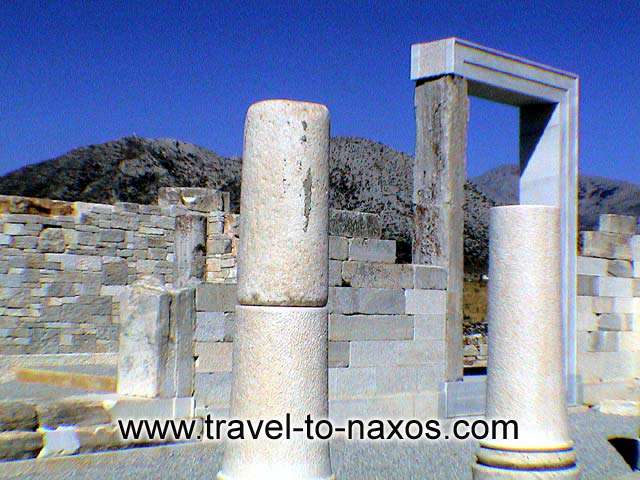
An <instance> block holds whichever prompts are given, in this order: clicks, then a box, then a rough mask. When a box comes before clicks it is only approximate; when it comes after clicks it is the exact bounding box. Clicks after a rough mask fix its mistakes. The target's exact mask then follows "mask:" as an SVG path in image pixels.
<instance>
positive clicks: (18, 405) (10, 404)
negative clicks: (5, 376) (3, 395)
mask: <svg viewBox="0 0 640 480" xmlns="http://www.w3.org/2000/svg"><path fill="white" fill-rule="evenodd" d="M37 426H38V418H37V415H36V407H35V405H34V404H32V403H29V402H25V401H8V400H5V401H2V402H0V432H6V431H11V430H26V431H34V430H35V429H36V428H37Z"/></svg>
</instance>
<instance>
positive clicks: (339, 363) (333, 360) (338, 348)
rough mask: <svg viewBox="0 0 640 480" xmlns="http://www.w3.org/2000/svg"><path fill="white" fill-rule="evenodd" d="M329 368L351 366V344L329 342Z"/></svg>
mask: <svg viewBox="0 0 640 480" xmlns="http://www.w3.org/2000/svg"><path fill="white" fill-rule="evenodd" d="M328 357H329V368H335V367H348V366H349V342H329V354H328Z"/></svg>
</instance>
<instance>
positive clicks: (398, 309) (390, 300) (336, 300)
mask: <svg viewBox="0 0 640 480" xmlns="http://www.w3.org/2000/svg"><path fill="white" fill-rule="evenodd" d="M329 291H330V295H329V300H330V303H329V311H330V312H331V313H341V314H345V315H350V314H353V313H365V314H380V315H391V314H402V313H405V298H404V292H403V291H402V290H390V289H384V288H351V287H332V288H330V289H329Z"/></svg>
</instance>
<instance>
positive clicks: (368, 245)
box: [349, 238, 396, 263]
mask: <svg viewBox="0 0 640 480" xmlns="http://www.w3.org/2000/svg"><path fill="white" fill-rule="evenodd" d="M349 260H359V261H363V262H382V263H394V262H395V261H396V242H395V241H394V240H378V239H374V238H352V239H351V240H349Z"/></svg>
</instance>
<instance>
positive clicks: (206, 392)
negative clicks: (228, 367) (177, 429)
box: [195, 372, 233, 408]
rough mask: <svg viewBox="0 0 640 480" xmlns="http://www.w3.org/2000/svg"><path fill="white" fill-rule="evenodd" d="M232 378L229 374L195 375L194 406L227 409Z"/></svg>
mask: <svg viewBox="0 0 640 480" xmlns="http://www.w3.org/2000/svg"><path fill="white" fill-rule="evenodd" d="M232 378H233V377H232V374H231V372H213V373H196V377H195V383H196V388H195V399H196V405H198V407H208V408H211V407H213V408H228V407H229V403H230V401H231V380H232Z"/></svg>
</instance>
